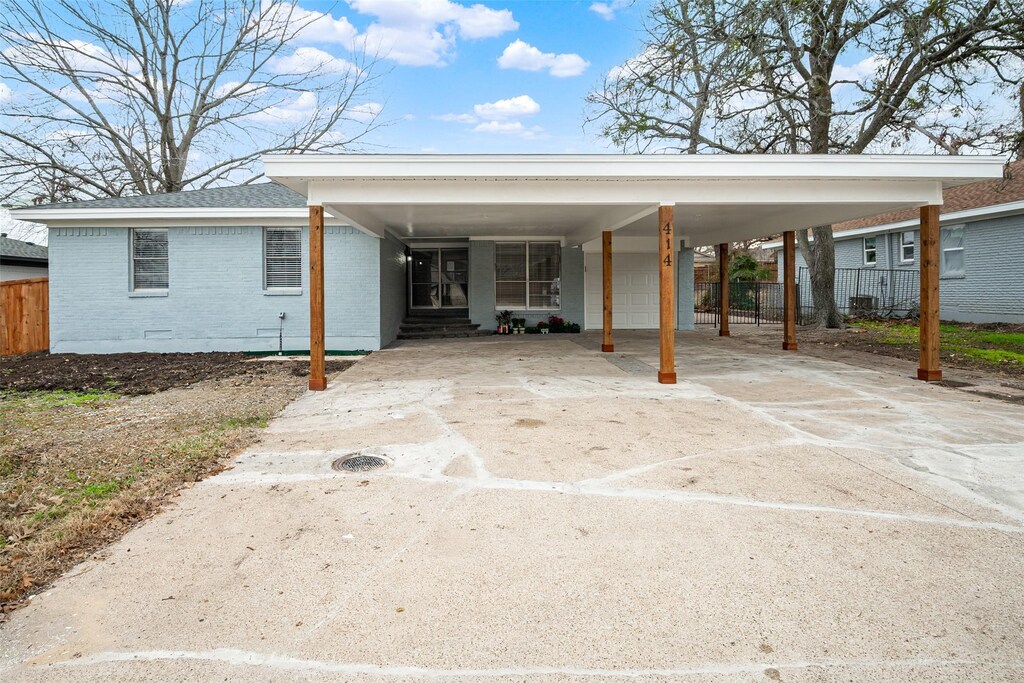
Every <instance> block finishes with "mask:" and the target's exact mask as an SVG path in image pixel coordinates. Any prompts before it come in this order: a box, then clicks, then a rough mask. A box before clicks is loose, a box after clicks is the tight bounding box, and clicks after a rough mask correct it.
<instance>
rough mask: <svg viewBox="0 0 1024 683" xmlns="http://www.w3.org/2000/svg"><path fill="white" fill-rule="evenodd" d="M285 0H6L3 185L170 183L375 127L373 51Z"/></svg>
mask: <svg viewBox="0 0 1024 683" xmlns="http://www.w3.org/2000/svg"><path fill="white" fill-rule="evenodd" d="M323 20H324V16H323V15H322V14H319V13H314V12H308V11H306V10H303V9H301V8H299V7H297V6H296V4H295V3H294V2H290V1H288V0H284V1H278V2H265V1H262V0H195V1H194V2H188V3H186V2H181V1H180V0H138V1H136V0H111V1H109V2H108V1H106V0H0V84H6V85H5V86H4V89H3V90H0V96H4V95H6V97H4V98H3V100H5V101H3V102H2V103H0V199H10V198H15V199H16V200H17V201H20V202H25V201H34V202H36V203H39V202H44V201H60V200H66V199H75V198H96V197H108V196H122V195H135V194H150V193H155V192H176V191H179V190H182V189H195V188H203V187H208V186H213V185H217V184H223V183H225V182H236V183H246V182H251V181H253V180H255V179H257V178H259V177H260V175H261V171H260V165H259V157H260V155H263V154H269V153H274V152H281V153H283V152H304V151H316V152H326V151H341V150H344V149H346V148H348V147H350V146H351V145H353V144H354V143H356V142H357V141H358V140H359V139H360V138H361V137H362V136H364V135H365V134H366V133H367V132H368V131H369V130H371V129H372V128H373V127H374V126H375V125H376V122H377V119H378V115H379V113H380V106H379V105H377V104H375V103H372V102H367V101H366V100H365V97H366V96H367V95H368V93H369V92H370V88H371V86H372V85H373V84H374V82H375V79H376V78H377V76H375V75H373V67H374V66H375V60H373V59H371V58H368V57H367V56H366V55H365V54H364V53H363V52H362V51H360V50H357V49H355V46H352V47H353V52H354V53H356V54H357V55H358V56H355V57H353V58H352V61H348V60H343V59H340V58H337V57H334V56H332V55H329V54H328V53H326V52H324V51H321V50H318V49H314V48H309V47H306V48H297V47H296V43H297V42H298V40H297V39H299V38H301V36H302V34H303V33H304V32H306V31H309V30H311V29H313V28H315V26H314V24H315V22H322V21H323Z"/></svg>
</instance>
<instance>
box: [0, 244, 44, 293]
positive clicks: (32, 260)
mask: <svg viewBox="0 0 1024 683" xmlns="http://www.w3.org/2000/svg"><path fill="white" fill-rule="evenodd" d="M47 274H48V258H47V253H46V247H44V246H43V245H41V244H34V243H32V242H24V241H22V240H16V239H13V238H11V237H8V236H7V233H2V234H0V282H6V281H7V280H26V279H29V278H38V277H46V276H47Z"/></svg>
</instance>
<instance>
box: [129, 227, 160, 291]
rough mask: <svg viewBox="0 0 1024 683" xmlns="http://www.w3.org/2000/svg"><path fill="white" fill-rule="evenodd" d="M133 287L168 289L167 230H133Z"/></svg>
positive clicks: (140, 288) (134, 288)
mask: <svg viewBox="0 0 1024 683" xmlns="http://www.w3.org/2000/svg"><path fill="white" fill-rule="evenodd" d="M132 289H133V290H136V291H138V290H146V289H167V230H166V229H158V230H154V229H148V228H147V229H145V230H143V229H141V228H139V229H134V230H132Z"/></svg>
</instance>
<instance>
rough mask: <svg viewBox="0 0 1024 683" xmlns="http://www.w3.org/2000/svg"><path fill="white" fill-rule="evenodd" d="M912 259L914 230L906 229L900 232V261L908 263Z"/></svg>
mask: <svg viewBox="0 0 1024 683" xmlns="http://www.w3.org/2000/svg"><path fill="white" fill-rule="evenodd" d="M913 260H914V231H913V230H908V231H907V232H904V233H901V234H900V261H902V262H903V263H910V262H911V261H913Z"/></svg>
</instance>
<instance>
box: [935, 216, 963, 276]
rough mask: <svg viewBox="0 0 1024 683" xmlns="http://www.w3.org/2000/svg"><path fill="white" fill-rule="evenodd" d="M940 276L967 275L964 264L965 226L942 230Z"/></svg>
mask: <svg viewBox="0 0 1024 683" xmlns="http://www.w3.org/2000/svg"><path fill="white" fill-rule="evenodd" d="M939 250H940V255H939V275H942V276H947V277H961V276H963V275H965V274H966V264H965V263H964V226H962V225H954V226H952V227H949V228H942V231H941V232H940V237H939Z"/></svg>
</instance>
